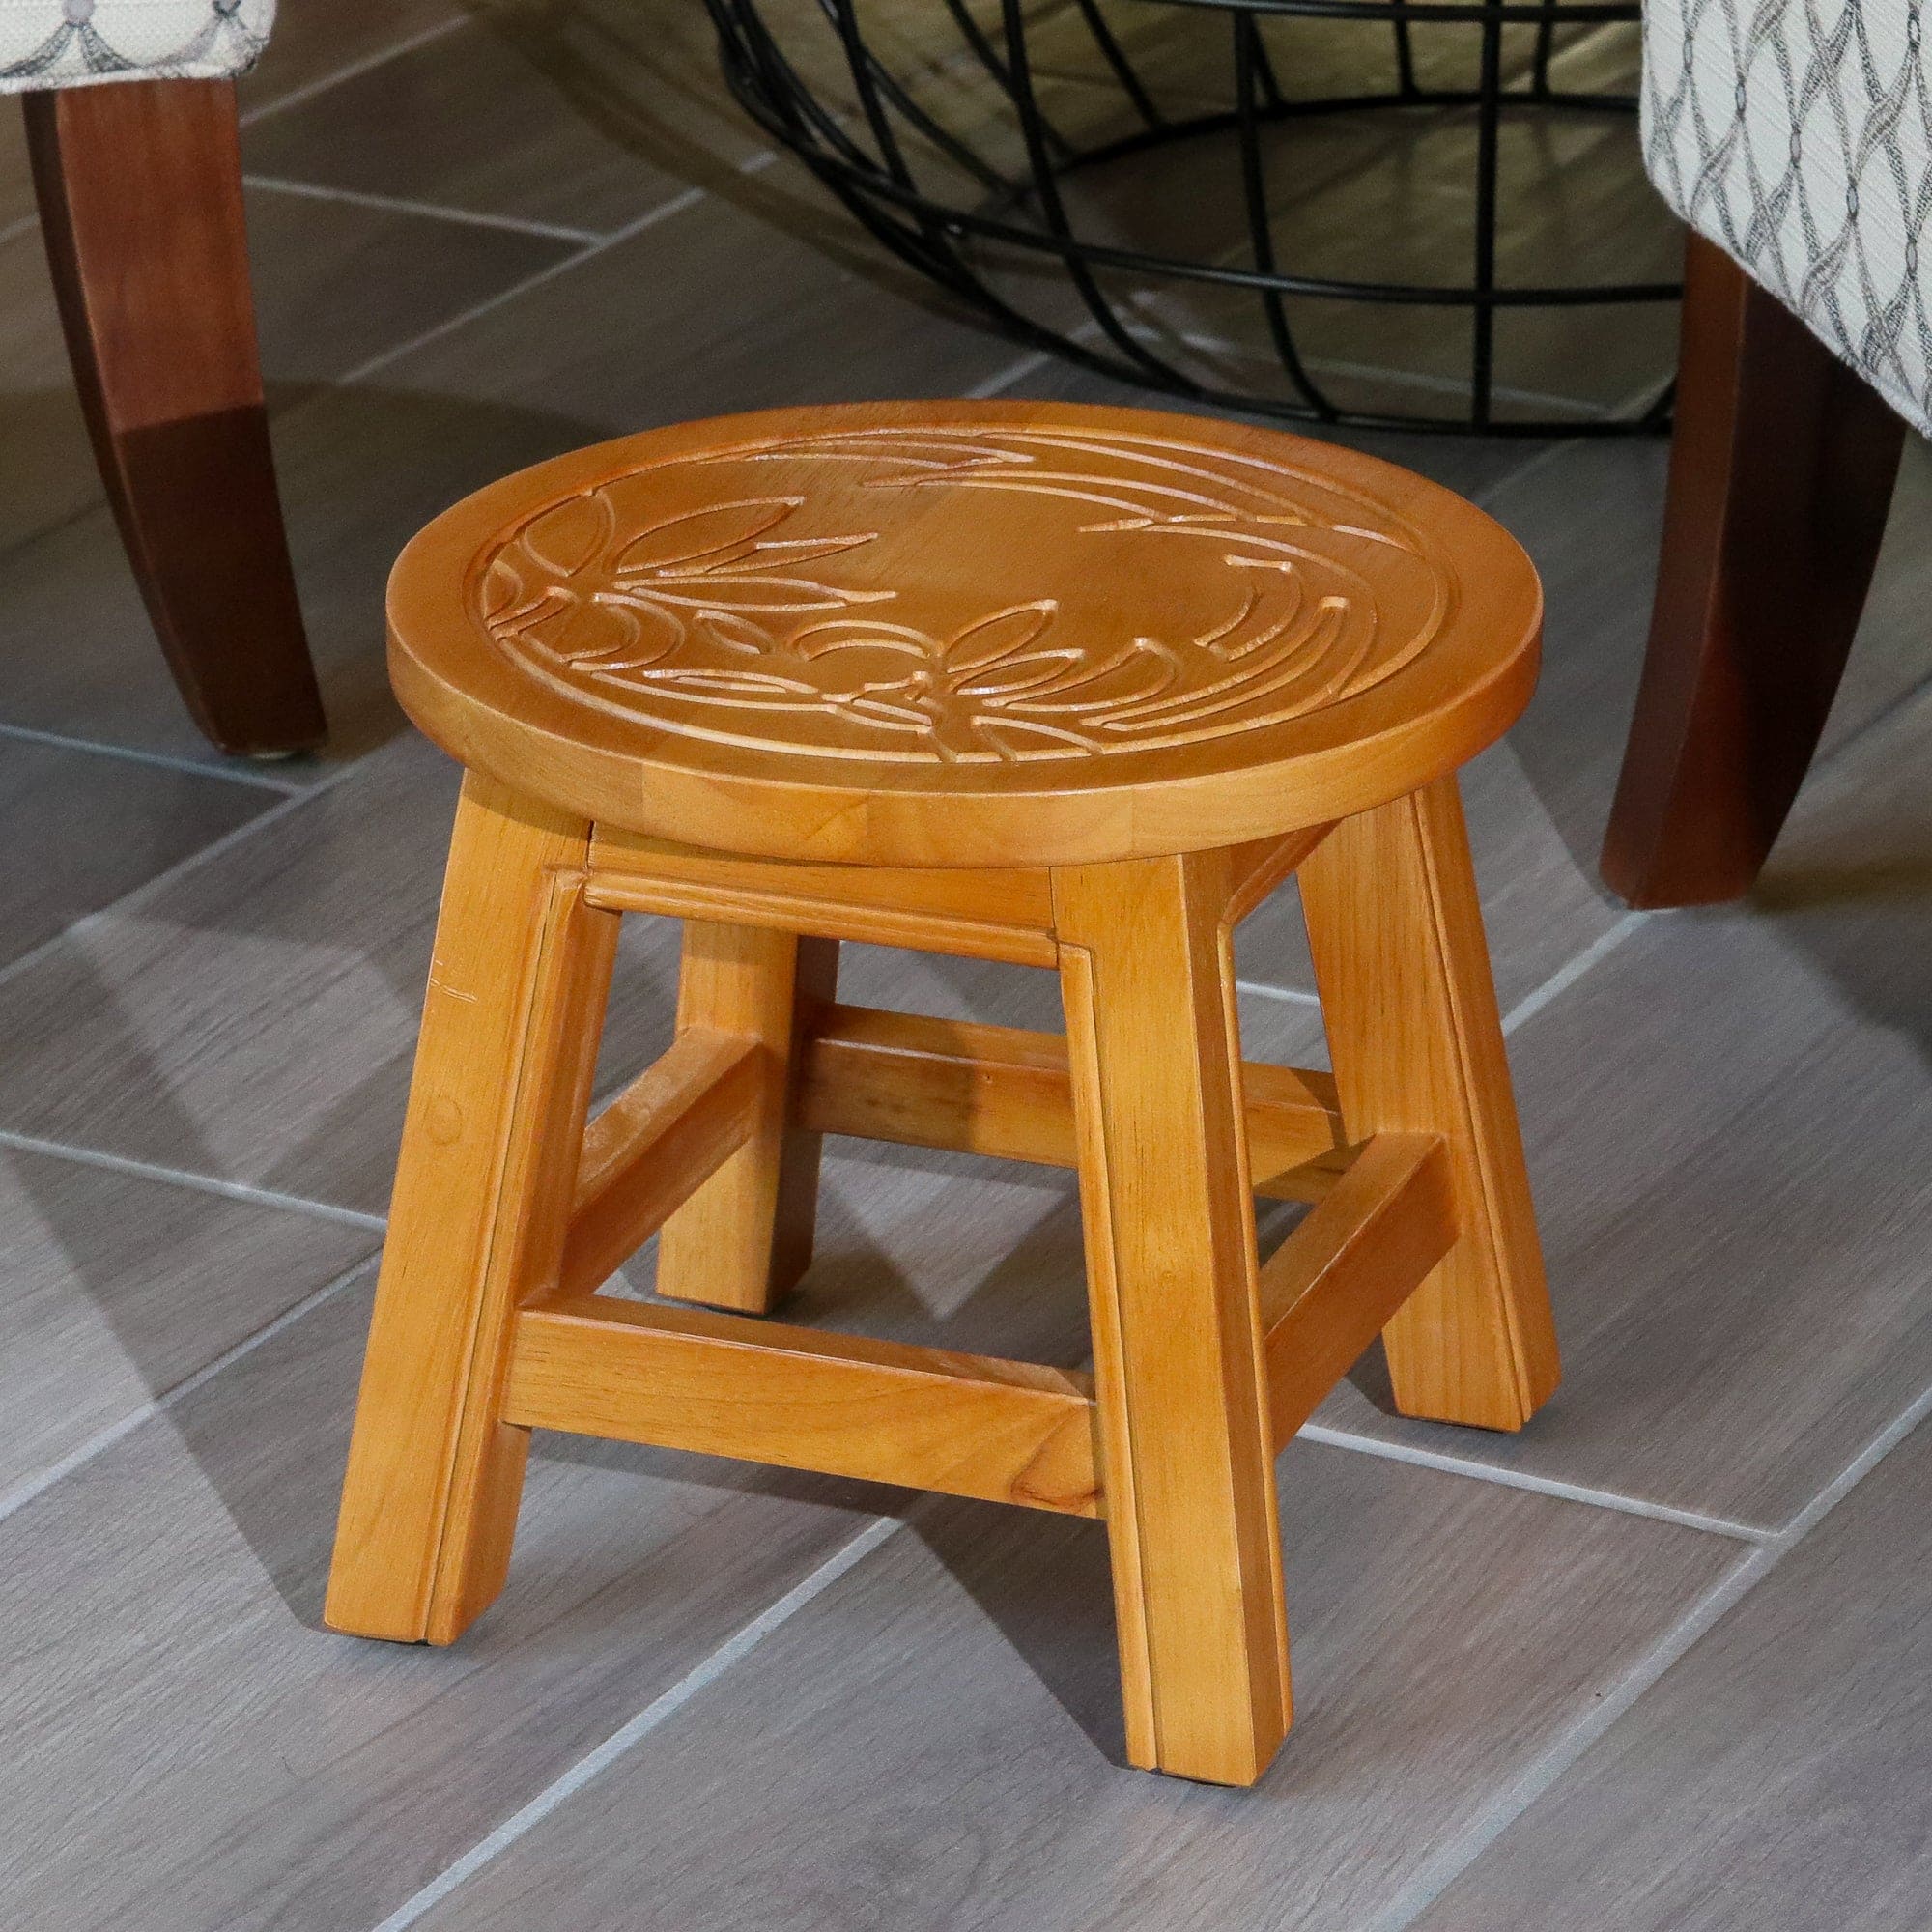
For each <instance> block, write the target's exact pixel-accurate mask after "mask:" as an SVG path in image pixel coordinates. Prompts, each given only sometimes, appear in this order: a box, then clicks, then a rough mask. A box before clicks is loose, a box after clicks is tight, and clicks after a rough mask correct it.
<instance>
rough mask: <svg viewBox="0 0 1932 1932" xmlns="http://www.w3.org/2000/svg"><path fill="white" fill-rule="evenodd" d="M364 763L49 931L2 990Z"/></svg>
mask: <svg viewBox="0 0 1932 1932" xmlns="http://www.w3.org/2000/svg"><path fill="white" fill-rule="evenodd" d="M360 762H361V761H360V760H359V759H348V760H345V761H344V762H343V763H342V764H341V765H339V766H338V767H336V769H335V770H333V771H331V772H328V773H326V774H325V775H324V776H323V777H322V778H320V779H318V780H317V781H316V782H315V783H314V784H312V785H308V786H306V787H305V788H304V789H302V790H300V791H296V792H290V793H288V794H287V795H286V796H285V797H284V798H283V799H282V800H281V802H280V803H279V804H277V805H271V806H270V807H269V809H268V810H266V811H258V812H257V813H256V814H255V816H254V817H253V818H250V819H246V820H244V821H243V822H242V823H241V824H240V825H238V826H236V827H235V828H234V829H233V830H232V831H229V832H224V833H223V834H222V835H221V837H220V838H211V839H210V840H209V841H208V843H207V844H206V845H200V846H197V847H196V848H195V849H194V850H193V851H192V852H188V853H185V854H184V855H183V856H182V857H181V858H179V859H177V860H176V861H175V863H174V864H173V865H172V866H167V867H162V869H161V870H160V871H158V872H156V873H155V874H154V875H153V876H152V877H150V878H146V879H143V880H142V881H141V882H140V884H139V885H136V886H130V887H129V888H128V890H127V891H126V892H125V893H123V894H122V895H120V896H119V897H118V898H114V899H110V900H108V902H107V903H106V904H105V905H101V906H96V907H95V909H94V910H93V911H92V912H89V913H83V914H82V915H81V917H80V918H79V919H77V920H74V921H72V922H71V923H70V924H67V925H64V926H62V928H61V929H60V930H59V931H58V932H54V933H49V934H48V935H47V937H46V938H45V939H43V940H42V941H41V942H40V944H39V945H37V946H32V947H29V948H28V949H27V951H26V952H22V953H21V954H20V955H19V956H18V957H17V958H15V959H10V960H8V961H7V962H6V963H5V964H4V965H0V986H4V985H5V984H6V983H7V982H8V981H9V980H13V979H15V978H17V977H19V976H20V975H22V974H24V973H26V972H27V971H28V970H29V969H30V968H32V967H34V966H36V965H38V964H39V963H40V962H41V961H42V960H43V959H45V958H48V957H50V956H51V955H52V954H53V953H54V952H58V951H59V949H60V948H61V947H63V946H65V945H67V944H69V943H70V942H71V941H72V940H73V939H74V938H75V937H76V935H81V936H84V935H85V934H87V933H88V932H91V931H92V930H93V929H94V927H95V926H96V925H98V924H100V923H106V922H108V921H110V920H114V919H121V918H126V917H127V916H128V914H129V913H131V912H134V911H136V910H137V909H138V908H139V907H140V906H142V905H144V904H146V903H147V901H148V900H149V899H151V898H154V897H156V895H159V894H160V893H162V892H164V891H166V890H167V889H168V888H169V887H170V886H173V885H176V884H178V883H179V882H180V881H181V880H182V879H184V878H185V877H187V876H188V875H189V874H190V873H191V872H195V871H197V870H199V869H200V868H201V867H203V866H205V865H208V864H210V863H211V862H212V861H213V860H215V859H218V858H221V857H223V856H224V855H225V854H227V853H228V852H231V851H233V850H234V849H235V848H236V847H237V846H238V845H241V844H243V843H245V842H246V841H247V840H248V839H250V838H254V837H255V836H256V835H257V834H258V833H262V832H266V831H267V830H268V829H269V828H270V826H271V825H279V824H280V823H281V821H282V820H283V819H284V818H287V817H289V816H291V815H292V814H293V813H294V812H296V811H297V810H299V809H300V808H301V807H302V806H305V805H308V804H310V803H312V802H313V801H314V800H316V799H319V798H324V797H326V796H327V794H328V793H329V792H331V791H332V790H334V788H335V787H336V786H337V785H338V784H340V783H341V782H342V781H343V780H344V779H346V778H347V777H348V776H349V775H350V773H351V772H353V771H355V769H357V766H358V765H359V764H360Z"/></svg>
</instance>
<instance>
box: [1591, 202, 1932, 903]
mask: <svg viewBox="0 0 1932 1932" xmlns="http://www.w3.org/2000/svg"><path fill="white" fill-rule="evenodd" d="M1904 436H1905V426H1904V424H1903V422H1902V421H1901V420H1900V419H1899V417H1898V416H1897V415H1896V414H1895V413H1894V412H1892V411H1891V410H1890V409H1889V407H1888V406H1887V405H1886V404H1885V403H1884V402H1883V401H1882V400H1881V399H1880V398H1879V396H1878V394H1877V393H1876V391H1874V390H1873V389H1872V388H1871V387H1870V386H1869V385H1868V384H1866V383H1864V382H1863V381H1861V379H1860V378H1859V377H1858V376H1856V375H1855V374H1854V373H1853V372H1852V371H1851V370H1850V369H1849V368H1847V367H1846V366H1845V364H1844V363H1842V362H1840V361H1839V360H1838V358H1837V357H1836V356H1835V355H1833V354H1832V352H1831V351H1830V350H1829V349H1827V348H1826V347H1825V346H1824V344H1823V343H1821V342H1820V341H1819V340H1818V339H1817V337H1816V336H1814V335H1813V334H1812V333H1811V331H1810V330H1809V329H1808V328H1806V327H1805V326H1804V324H1803V323H1802V322H1800V321H1799V320H1798V318H1797V317H1796V316H1795V315H1793V314H1792V313H1791V312H1790V311H1789V310H1788V309H1787V308H1785V306H1784V305H1783V303H1782V302H1780V301H1778V300H1777V299H1776V297H1774V296H1771V295H1768V294H1767V293H1766V292H1765V291H1764V290H1763V289H1761V288H1759V287H1758V286H1757V284H1756V283H1755V282H1753V281H1752V280H1751V279H1750V278H1749V276H1747V274H1746V273H1745V271H1744V270H1742V269H1740V268H1739V267H1738V266H1737V264H1736V263H1735V262H1733V261H1732V260H1731V259H1730V257H1729V256H1727V255H1726V254H1724V253H1723V251H1722V250H1721V249H1719V248H1718V247H1717V246H1716V245H1715V244H1713V243H1712V242H1709V241H1704V240H1702V239H1701V238H1700V237H1698V236H1695V235H1693V236H1692V237H1691V238H1690V252H1689V256H1688V259H1687V272H1686V279H1685V291H1684V343H1683V354H1682V356H1681V372H1680V376H1679V380H1678V391H1677V430H1676V435H1675V438H1674V440H1673V441H1672V443H1671V450H1670V487H1669V492H1668V495H1667V497H1666V498H1665V506H1664V526H1663V549H1662V555H1661V556H1660V558H1659V564H1658V581H1657V601H1656V604H1655V606H1654V607H1653V610H1652V614H1651V626H1650V646H1649V651H1648V654H1647V655H1646V657H1645V659H1644V668H1643V680H1642V683H1641V685H1640V687H1639V689H1638V692H1637V701H1636V713H1635V716H1634V719H1633V721H1632V724H1631V733H1630V742H1629V744H1628V746H1627V748H1626V750H1625V753H1624V765H1623V774H1622V777H1621V778H1620V779H1619V781H1618V783H1617V795H1616V803H1615V805H1614V807H1613V808H1612V810H1611V813H1610V822H1609V828H1608V831H1607V832H1606V834H1605V839H1604V854H1603V868H1604V877H1605V880H1606V881H1607V882H1608V884H1609V885H1610V887H1611V888H1612V890H1613V891H1615V892H1617V893H1618V894H1620V895H1622V896H1623V897H1624V898H1625V899H1627V900H1628V901H1629V902H1630V903H1631V904H1632V905H1634V906H1667V905H1694V904H1701V903H1704V902H1707V901H1711V900H1717V899H1731V898H1737V897H1740V896H1741V895H1743V894H1745V893H1747V892H1748V891H1749V890H1750V886H1751V882H1752V881H1753V880H1754V879H1755V878H1756V877H1757V875H1758V871H1759V869H1760V868H1761V867H1762V866H1763V865H1764V862H1765V859H1766V857H1767V856H1768V855H1769V853H1770V851H1771V848H1772V844H1773V842H1774V841H1775V840H1776V838H1777V835H1778V831H1779V829H1780V828H1781V827H1782V825H1783V824H1784V820H1785V815H1786V813H1787V812H1789V811H1790V810H1791V805H1792V801H1793V800H1794V799H1795V798H1796V797H1797V796H1798V787H1799V786H1800V785H1801V784H1802V783H1803V782H1804V773H1805V769H1806V767H1807V766H1809V764H1810V762H1811V756H1812V753H1814V752H1815V751H1816V750H1817V748H1818V739H1819V736H1820V734H1821V733H1822V732H1823V730H1824V728H1825V720H1826V718H1827V716H1828V715H1829V713H1830V711H1831V709H1832V699H1833V696H1834V695H1835V694H1836V692H1837V689H1838V679H1839V677H1840V675H1841V674H1842V672H1843V670H1844V668H1845V658H1846V655H1847V653H1848V652H1849V651H1850V650H1851V647H1852V638H1853V635H1854V634H1855V633H1856V632H1857V630H1858V627H1859V615H1860V612H1861V611H1862V610H1863V608H1864V601H1865V592H1866V590H1867V589H1868V588H1869V586H1870V583H1871V575H1872V567H1873V565H1874V564H1875V563H1876V561H1877V559H1878V552H1879V545H1880V543H1881V541H1882V540H1883V538H1884V536H1885V525H1886V512H1887V509H1888V507H1889V503H1890V501H1891V489H1892V480H1893V478H1894V476H1895V475H1896V473H1897V469H1898V458H1899V450H1900V447H1901V445H1902V443H1903V440H1904Z"/></svg>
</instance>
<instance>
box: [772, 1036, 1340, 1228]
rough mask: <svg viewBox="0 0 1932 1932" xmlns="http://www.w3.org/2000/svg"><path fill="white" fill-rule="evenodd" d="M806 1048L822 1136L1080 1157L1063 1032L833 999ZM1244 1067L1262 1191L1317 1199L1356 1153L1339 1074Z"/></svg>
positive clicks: (1251, 1144)
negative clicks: (1339, 1098)
mask: <svg viewBox="0 0 1932 1932" xmlns="http://www.w3.org/2000/svg"><path fill="white" fill-rule="evenodd" d="M803 1055H804V1057H803V1060H802V1062H801V1065H800V1084H799V1090H798V1100H797V1107H798V1112H797V1115H796V1119H797V1120H798V1122H799V1123H800V1124H801V1125H803V1126H807V1127H810V1128H812V1129H813V1130H814V1131H816V1132H818V1133H825V1134H852V1135H856V1136H857V1137H859V1138H860V1139H862V1140H875V1141H897V1142H900V1143H902V1144H905V1145H909V1146H912V1147H932V1148H951V1149H952V1150H954V1151H957V1152H961V1153H980V1154H992V1155H996V1156H997V1157H999V1158H1000V1159H1002V1160H1031V1161H1037V1162H1039V1163H1040V1164H1041V1165H1042V1166H1046V1167H1072V1166H1074V1165H1076V1164H1077V1158H1078V1145H1079V1144H1078V1136H1077V1134H1076V1132H1075V1129H1074V1124H1073V1093H1072V1083H1071V1079H1070V1076H1069V1075H1068V1073H1067V1068H1066V1041H1065V1039H1064V1038H1063V1037H1061V1036H1060V1035H1058V1034H1050V1033H1029V1032H1027V1031H1025V1030H1024V1029H1022V1028H1018V1027H1000V1026H982V1025H980V1024H977V1023H975V1022H973V1021H970V1020H949V1019H934V1018H929V1017H927V1016H926V1015H925V1014H923V1013H895V1012H884V1011H880V1010H877V1009H870V1008H866V1007H838V1006H835V1007H828V1008H825V1009H823V1010H822V1011H821V1012H820V1014H819V1015H818V1017H817V1018H816V1019H815V1020H814V1021H813V1022H812V1023H811V1025H810V1028H809V1030H808V1032H807V1035H806V1039H805V1045H804V1049H803ZM1242 1072H1243V1082H1244V1085H1245V1087H1246V1089H1247V1121H1248V1157H1249V1160H1250V1162H1251V1164H1252V1167H1253V1172H1254V1186H1255V1192H1256V1193H1257V1194H1261V1195H1264V1196H1267V1197H1269V1198H1271V1199H1274V1200H1279V1201H1316V1200H1319V1199H1321V1196H1322V1195H1323V1194H1325V1193H1326V1192H1327V1191H1328V1189H1329V1188H1330V1187H1332V1186H1333V1185H1334V1184H1335V1179H1336V1177H1337V1176H1338V1175H1340V1174H1341V1173H1342V1172H1343V1171H1344V1170H1345V1169H1346V1168H1347V1166H1348V1163H1349V1161H1350V1157H1351V1152H1350V1149H1349V1148H1348V1147H1346V1146H1345V1145H1344V1142H1343V1139H1342V1130H1341V1109H1340V1106H1339V1105H1338V1104H1337V1102H1336V1099H1335V1083H1334V1082H1333V1080H1332V1079H1330V1078H1329V1076H1328V1075H1327V1074H1325V1073H1317V1072H1304V1071H1302V1070H1301V1069H1299V1068H1297V1067H1293V1066H1265V1065H1258V1064H1256V1063H1253V1062H1250V1063H1249V1064H1248V1065H1246V1066H1245V1067H1244V1068H1243V1069H1242Z"/></svg>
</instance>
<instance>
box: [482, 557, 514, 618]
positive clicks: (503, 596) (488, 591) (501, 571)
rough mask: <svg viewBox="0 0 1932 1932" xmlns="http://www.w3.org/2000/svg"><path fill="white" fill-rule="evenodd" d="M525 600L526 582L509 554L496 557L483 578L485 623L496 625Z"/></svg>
mask: <svg viewBox="0 0 1932 1932" xmlns="http://www.w3.org/2000/svg"><path fill="white" fill-rule="evenodd" d="M523 599H524V580H523V578H522V577H521V576H519V575H518V573H517V571H516V569H515V567H514V566H513V565H512V564H511V562H510V559H509V557H508V555H507V554H505V555H499V556H497V557H496V558H495V559H494V560H493V561H492V563H491V565H490V568H489V570H488V571H487V572H486V573H485V575H484V578H483V621H484V622H485V623H486V624H494V623H496V621H497V619H498V618H499V617H504V616H507V615H508V614H509V613H510V612H511V611H514V610H515V609H516V608H517V606H518V605H519V604H521V603H522V602H523Z"/></svg>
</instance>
